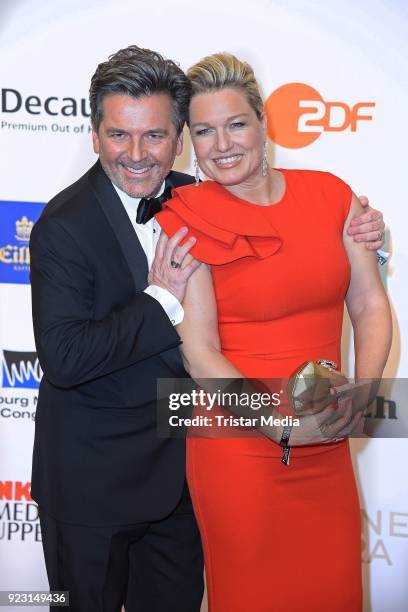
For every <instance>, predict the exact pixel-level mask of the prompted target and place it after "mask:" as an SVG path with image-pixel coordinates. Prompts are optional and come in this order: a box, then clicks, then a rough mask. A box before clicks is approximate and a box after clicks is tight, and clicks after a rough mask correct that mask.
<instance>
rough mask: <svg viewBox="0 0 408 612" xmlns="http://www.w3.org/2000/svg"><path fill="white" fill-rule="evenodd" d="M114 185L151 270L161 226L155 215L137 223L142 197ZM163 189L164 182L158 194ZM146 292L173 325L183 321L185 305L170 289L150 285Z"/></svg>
mask: <svg viewBox="0 0 408 612" xmlns="http://www.w3.org/2000/svg"><path fill="white" fill-rule="evenodd" d="M112 185H113V186H114V188H115V190H116V193H117V194H118V196H119V198H120V201H121V202H122V204H123V206H124V208H125V210H126V212H127V214H128V215H129V219H130V221H131V223H132V226H133V229H134V230H135V232H136V235H137V237H138V239H139V242H140V244H141V245H142V248H143V250H144V252H145V254H146V258H147V265H148V267H149V270H150V268H151V266H152V262H153V259H154V254H155V252H156V247H157V242H158V240H159V236H160V232H161V227H160V225H159V224H158V223H157V221H156V219H155V218H154V217H153V218H152V219H150V220H149V221H148V222H147V223H144V224H143V223H136V213H137V207H138V205H139V202H140V199H141V198H132V197H130V196H129V195H128V194H127V193H125V192H124V191H122V190H121V189H119V187H117V186H116V185H114V184H113V183H112ZM163 191H164V183H163V185H162V186H161V188H160V191H159V193H158V194H157V195H158V196H159V195H161V194H162V193H163ZM144 292H145V293H148V294H149V295H151V296H152V297H153V298H155V299H156V300H157V301H158V302H160V304H161V305H162V307H163V309H164V310H165V312H166V314H167V316H168V317H169V319H170V321H171V322H172V323H173V325H178V324H179V323H181V322H182V320H183V318H184V310H183V307H182V305H181V304H180V302H179V301H178V299H177V298H176V297H175V296H174V295H173V294H172V293H170V291H167V289H163V287H158V286H157V285H149V286H148V287H146V289H145V290H144Z"/></svg>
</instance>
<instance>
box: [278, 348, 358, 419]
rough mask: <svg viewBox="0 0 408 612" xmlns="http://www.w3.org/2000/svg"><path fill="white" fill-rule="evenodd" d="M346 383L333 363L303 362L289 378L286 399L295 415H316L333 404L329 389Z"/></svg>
mask: <svg viewBox="0 0 408 612" xmlns="http://www.w3.org/2000/svg"><path fill="white" fill-rule="evenodd" d="M347 382H348V379H347V378H346V376H344V374H343V373H342V372H339V371H337V370H336V364H335V363H334V362H333V361H329V360H328V359H319V360H318V361H305V363H302V365H300V366H299V367H298V368H297V369H296V370H295V372H293V374H292V375H291V376H290V378H289V381H288V386H287V390H288V399H289V402H290V404H291V406H292V408H293V410H294V412H295V414H296V415H306V414H316V413H317V412H320V411H321V410H323V409H324V408H325V407H326V406H328V405H329V404H333V403H334V402H335V399H334V398H333V396H331V395H330V388H331V387H337V386H340V385H344V384H346V383H347Z"/></svg>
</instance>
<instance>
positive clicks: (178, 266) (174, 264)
mask: <svg viewBox="0 0 408 612" xmlns="http://www.w3.org/2000/svg"><path fill="white" fill-rule="evenodd" d="M170 265H171V267H172V268H174V270H177V268H180V266H181V264H180V263H179V262H178V261H174V259H172V260H171V261H170Z"/></svg>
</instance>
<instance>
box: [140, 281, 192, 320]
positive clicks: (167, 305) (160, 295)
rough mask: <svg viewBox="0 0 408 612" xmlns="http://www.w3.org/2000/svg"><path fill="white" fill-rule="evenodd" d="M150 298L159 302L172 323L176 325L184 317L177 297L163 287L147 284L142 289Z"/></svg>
mask: <svg viewBox="0 0 408 612" xmlns="http://www.w3.org/2000/svg"><path fill="white" fill-rule="evenodd" d="M144 293H148V294H149V295H150V296H151V297H152V298H154V299H155V300H157V301H158V302H160V304H161V306H162V307H163V308H164V310H165V312H166V314H167V316H168V317H169V319H170V321H171V322H172V323H173V325H178V324H179V323H181V322H182V320H183V319H184V309H183V307H182V305H181V304H180V302H179V301H178V299H177V298H176V297H175V296H174V295H173V294H172V293H170V291H167V289H163V287H158V286H157V285H149V286H148V287H146V289H145V290H144Z"/></svg>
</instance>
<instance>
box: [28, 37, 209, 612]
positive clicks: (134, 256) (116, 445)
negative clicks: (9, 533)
mask: <svg viewBox="0 0 408 612" xmlns="http://www.w3.org/2000/svg"><path fill="white" fill-rule="evenodd" d="M189 91H190V90H189V84H188V81H187V79H186V77H185V75H184V74H183V72H182V71H181V69H180V68H179V67H178V66H177V65H176V64H174V63H173V62H171V61H168V60H165V59H163V58H162V57H161V56H160V55H158V54H156V53H153V52H151V51H148V50H143V49H139V48H137V47H130V48H128V49H124V50H122V51H119V52H118V53H117V54H115V55H114V56H112V57H111V58H110V59H109V61H108V62H105V63H103V64H100V65H99V66H98V68H97V70H96V73H95V75H94V76H93V78H92V83H91V89H90V99H91V112H92V115H91V119H92V126H93V142H94V150H95V152H96V153H98V154H99V161H98V162H97V163H96V164H95V165H94V166H93V167H92V168H91V169H90V170H89V171H88V172H87V173H86V174H85V175H84V176H83V177H82V178H80V179H79V180H78V181H77V182H76V183H74V184H73V185H71V186H70V187H68V188H67V189H65V190H64V191H62V192H61V193H60V194H58V195H57V196H56V197H55V198H53V199H52V200H51V201H50V202H49V204H48V205H47V206H46V207H45V209H44V212H43V214H42V215H41V217H40V219H39V221H38V222H37V223H36V225H35V227H34V229H33V231H32V235H31V244H30V250H31V284H32V307H33V321H34V332H35V341H36V346H37V351H38V356H39V359H40V363H41V367H42V369H43V371H44V377H43V379H42V382H41V386H40V391H39V400H38V411H37V418H36V426H35V444H34V458H33V476H32V496H33V498H34V499H35V500H36V501H37V503H38V505H39V509H40V520H41V528H42V533H43V545H44V553H45V560H46V566H47V573H48V577H49V582H50V588H51V589H52V590H69V591H70V601H71V610H75V611H78V612H79V611H81V612H82V611H84V612H93V611H95V612H96V611H102V610H103V611H104V612H119V610H120V609H121V605H122V604H123V603H124V602H125V601H126V600H127V604H126V610H127V611H129V612H133V611H136V610H137V611H138V612H139V611H140V612H153V611H157V612H161V611H163V612H172V611H174V612H196V611H197V612H198V610H199V609H200V603H201V599H202V593H203V579H202V576H203V562H202V552H201V544H200V538H199V533H198V529H197V525H196V522H195V519H194V515H193V511H192V507H191V501H190V498H189V494H188V489H187V486H186V483H185V475H184V474H185V456H184V440H181V439H160V438H159V437H158V436H157V433H156V405H155V398H156V383H157V378H160V377H163V378H169V377H180V376H187V375H186V373H185V371H184V369H183V366H182V362H181V358H180V354H179V351H178V349H177V346H178V345H179V343H180V339H179V336H178V334H177V332H176V331H175V328H174V325H175V324H177V323H178V322H180V320H181V319H182V317H183V310H182V307H181V301H182V299H183V295H184V291H185V288H186V283H187V280H188V277H189V276H190V275H191V274H192V273H193V272H194V270H195V269H196V267H197V265H198V264H197V262H195V261H194V260H193V261H192V262H191V263H190V264H188V265H187V266H183V267H182V268H181V267H178V266H177V264H180V263H182V262H183V259H184V256H185V255H186V253H187V252H188V250H189V248H190V247H191V246H192V244H193V241H190V242H188V243H187V244H186V245H185V246H184V247H180V246H178V243H179V242H180V241H181V239H182V237H183V232H182V231H181V232H179V233H178V234H177V235H176V236H175V237H173V238H172V239H171V240H167V239H164V237H162V239H161V249H162V252H164V256H163V258H162V265H161V268H160V281H157V273H156V281H155V285H153V286H152V285H149V280H148V273H149V267H150V266H151V263H152V258H153V257H154V250H155V247H156V244H157V238H158V235H159V232H160V228H159V226H158V224H157V223H156V221H155V220H154V218H150V216H151V215H152V214H153V213H154V212H155V208H153V210H150V206H151V202H149V201H147V202H146V200H145V199H142V200H140V199H141V198H144V197H150V196H156V195H158V194H161V193H162V192H164V194H163V195H162V197H161V198H159V199H163V197H167V194H168V193H169V191H170V189H171V188H172V187H177V186H180V185H183V184H187V183H191V182H193V179H192V178H191V177H190V176H188V175H186V174H181V173H178V172H172V171H171V168H172V165H173V162H174V159H175V156H176V155H177V154H180V153H181V150H182V129H183V125H184V122H185V118H186V113H187V108H188V100H189ZM139 202H140V204H141V205H142V206H139V208H138V204H139ZM157 204H158V203H157V201H153V206H157ZM136 216H138V221H141V222H140V223H136ZM171 262H173V263H171ZM174 262H175V263H174ZM185 263H187V260H186V262H185Z"/></svg>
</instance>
